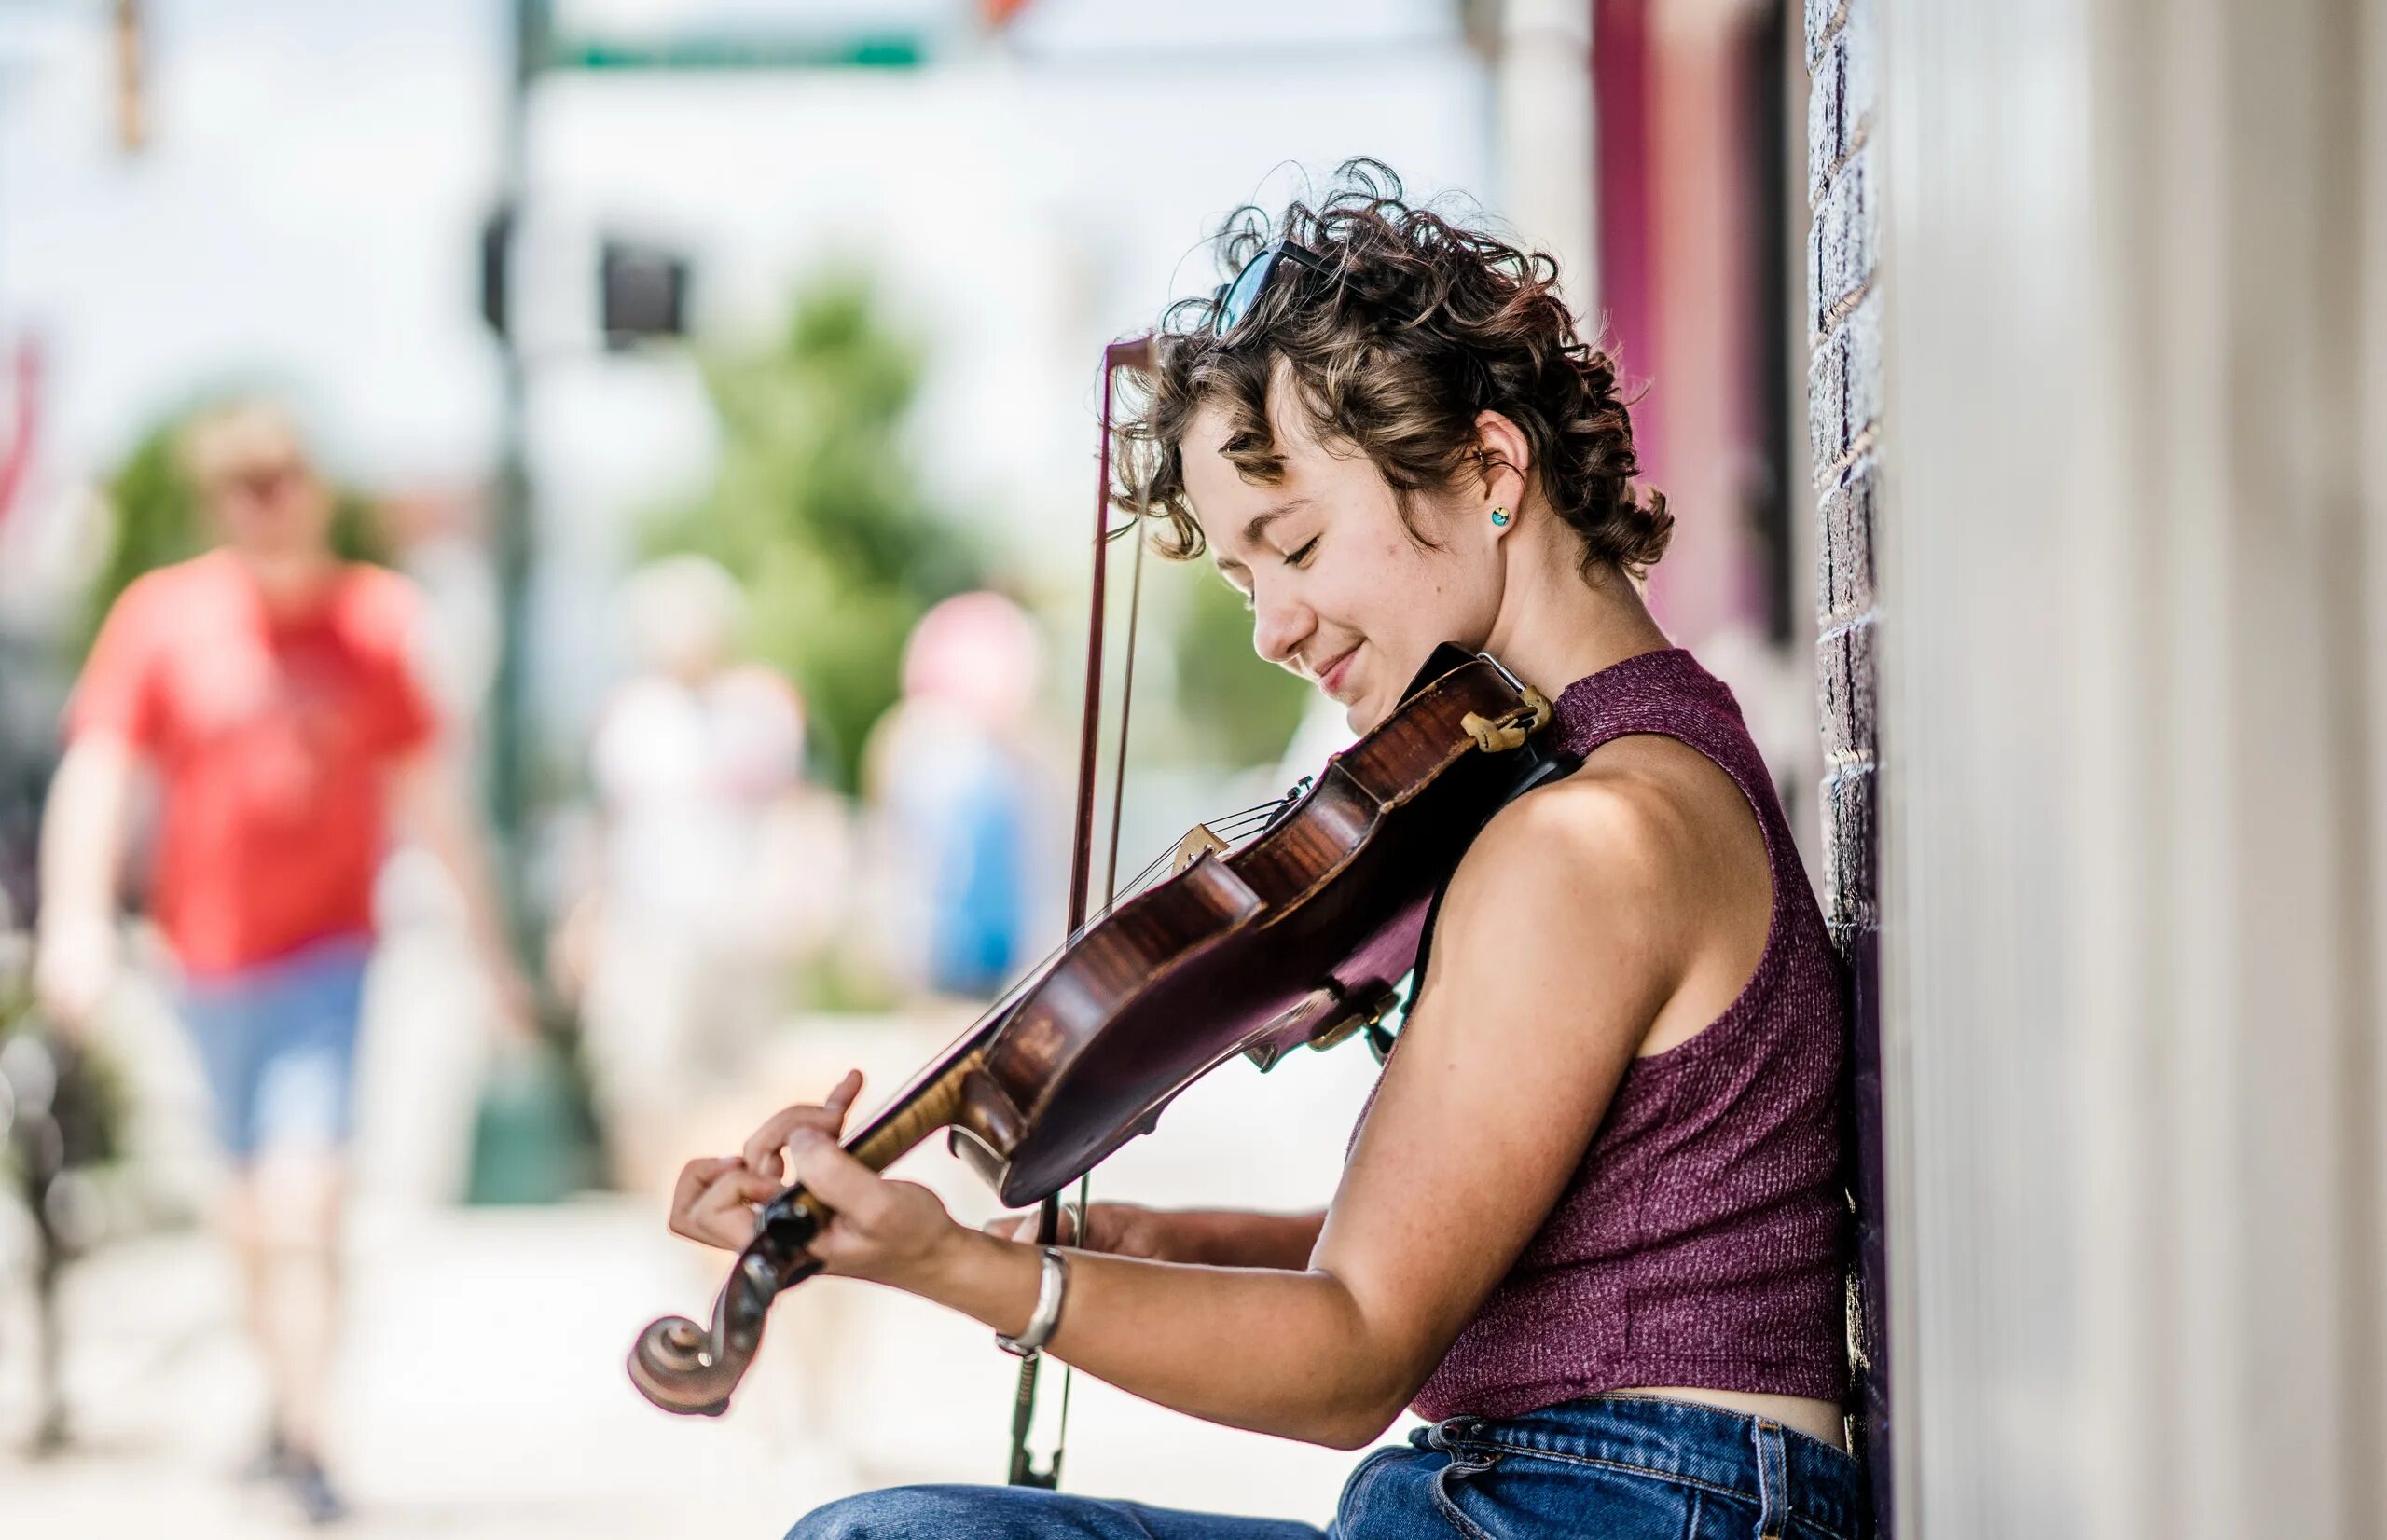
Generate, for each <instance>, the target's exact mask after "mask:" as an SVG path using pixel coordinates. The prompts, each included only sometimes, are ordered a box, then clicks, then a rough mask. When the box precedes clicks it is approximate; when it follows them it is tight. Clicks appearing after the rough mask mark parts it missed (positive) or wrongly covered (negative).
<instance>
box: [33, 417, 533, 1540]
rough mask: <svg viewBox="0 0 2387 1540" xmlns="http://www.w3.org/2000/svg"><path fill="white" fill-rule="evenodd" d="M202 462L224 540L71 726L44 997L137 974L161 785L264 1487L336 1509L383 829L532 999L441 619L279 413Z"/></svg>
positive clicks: (98, 674) (82, 1008)
mask: <svg viewBox="0 0 2387 1540" xmlns="http://www.w3.org/2000/svg"><path fill="white" fill-rule="evenodd" d="M182 448H183V454H184V458H185V465H186V470H187V472H188V474H189V475H190V477H191V479H192V481H193V483H194V485H195V486H196V488H198V492H199V495H200V500H201V502H203V504H204V506H205V509H206V512H207V514H208V516H209V517H210V518H211V519H212V521H213V524H214V534H215V535H216V536H217V537H218V539H219V540H220V542H221V543H220V545H218V546H217V547H216V548H215V549H213V550H211V551H209V552H207V553H206V554H205V555H202V556H200V557H196V558H194V559H191V560H188V561H185V562H180V563H177V564H175V565H173V566H170V567H166V568H162V569H160V570H159V571H153V572H150V573H148V574H147V575H145V576H144V577H142V578H141V579H139V580H138V581H136V582H135V583H134V584H132V585H131V587H129V588H128V589H126V590H125V592H124V594H123V595H122V597H121V598H118V599H117V602H116V604H115V605H114V607H113V608H112V609H111V610H110V611H109V612H108V614H107V617H106V620H105V622H104V624H103V626H102V628H101V631H100V636H99V639H98V641H97V643H96V644H95V646H94V647H93V649H92V653H91V656H90V661H89V662H88V663H87V665H86V666H85V667H84V670H83V674H82V678H81V679H80V681H78V682H77V685H76V692H75V694H74V697H73V699H72V701H71V703H70V705H69V707H68V710H67V735H68V747H67V750H66V754H65V758H64V759H63V761H62V763H61V764H60V766H59V771H58V775H57V778H56V781H55V783H54V784H53V786H52V788H51V791H50V796H49V802H48V809H47V813H46V817H45V820H44V824H43V848H42V870H41V893H42V906H41V912H40V916H39V920H40V940H39V949H38V953H37V956H36V962H35V986H36V989H37V991H38V993H39V996H40V997H41V1000H42V1002H43V1004H44V1006H45V1007H46V1008H47V1010H48V1012H49V1013H50V1015H51V1016H52V1018H53V1019H54V1020H55V1021H56V1022H57V1023H58V1024H60V1025H61V1026H62V1028H64V1029H66V1030H68V1031H70V1032H75V1031H80V1030H82V1029H83V1028H85V1027H86V1026H87V1025H88V1024H90V1023H91V1021H92V1020H93V1018H94V1017H95V1016H96V1015H97V1014H98V1012H99V1011H100V1010H101V1008H102V1005H103V1001H104V999H105V998H106V997H107V995H108V992H109V989H110V985H111V983H112V982H113V980H114V979H115V977H116V975H117V969H118V943H117V925H116V914H115V909H116V897H117V876H118V868H119V866H120V865H121V864H122V862H123V859H124V857H125V853H126V848H127V844H128V839H127V831H128V826H129V824H130V822H131V812H132V807H133V804H134V792H135V787H136V783H137V780H138V779H139V777H140V774H141V773H142V772H144V771H148V772H153V773H154V775H155V778H156V779H157V781H158V783H159V790H160V791H161V793H162V795H161V804H162V805H161V808H160V814H161V818H162V825H161V828H160V831H159V839H158V843H157V851H156V864H157V870H156V873H155V881H154V886H153V889H152V895H153V902H152V908H153V912H154V914H155V917H156V919H157V921H158V923H159V927H160V928H161V929H162V930H163V932H164V935H165V939H166V942H167V943H168V945H169V948H170V950H171V951H172V955H173V958H174V961H175V962H176V964H177V965H178V968H179V972H180V990H179V997H180V1005H181V1015H182V1016H183V1019H184V1021H185V1023H186V1025H187V1027H188V1029H189V1032H190V1036H191V1040H192V1042H193V1044H194V1045H195V1047H196V1048H197V1050H198V1054H199V1058H200V1063H201V1065H202V1066H203V1067H204V1069H205V1072H206V1078H207V1081H208V1085H209V1089H210V1091H211V1092H212V1093H213V1101H214V1114H215V1132H216V1134H217V1137H218V1138H219V1140H220V1141H221V1144H222V1147H223V1149H224V1152H225V1154H226V1155H227V1157H228V1160H229V1162H230V1164H231V1167H232V1179H231V1181H230V1183H229V1186H228V1192H227V1194H226V1199H225V1203H224V1207H223V1216H222V1217H223V1221H224V1226H225V1230H226V1231H227V1234H228V1238H229V1239H230V1241H231V1242H232V1244H233V1245H234V1246H235V1248H236V1249H237V1251H238V1253H239V1257H240V1261H241V1279H242V1286H243V1297H244V1301H245V1305H246V1309H247V1319H248V1327H249V1329H250V1332H251V1334H252V1335H253V1337H254V1338H255V1343H256V1346H257V1349H258V1351H259V1353H260V1354H261V1355H262V1357H263V1359H264V1362H265V1367H266V1369H267V1373H268V1378H269V1386H270V1395H271V1397H272V1401H271V1416H270V1426H269V1433H268V1436H267V1440H266V1448H265V1450H264V1451H262V1452H261V1454H260V1456H259V1459H258V1462H257V1471H258V1473H259V1474H267V1475H270V1476H272V1477H273V1478H276V1479H278V1480H279V1481H281V1482H282V1483H283V1484H284V1485H285V1486H286V1487H287V1488H288V1490H289V1491H290V1492H291V1493H292V1495H293V1496H295V1497H296V1498H297V1501H298V1503H299V1504H300V1506H302V1508H303V1509H304V1510H305V1512H306V1513H307V1514H308V1516H309V1517H310V1518H311V1519H315V1520H317V1521H324V1520H329V1519H335V1518H338V1516H339V1515H340V1513H341V1511H342V1504H341V1501H340V1499H339V1497H338V1494H337V1492H335V1490H334V1488H333V1486H332V1484H331V1482H330V1481H329V1479H328V1478H326V1476H325V1475H324V1465H323V1438H324V1410H325V1407H324V1402H325V1392H326V1387H327V1384H328V1382H329V1380H330V1376H331V1370H332V1361H333V1353H334V1347H335V1343H336V1341H337V1327H338V1307H339V1235H340V1220H341V1209H342V1200H343V1195H344V1191H343V1189H344V1169H343V1155H344V1151H345V1149H346V1147H347V1144H348V1140H349V1134H350V1125H351V1121H352V1108H353V1106H354V1100H355V1098H354V1087H353V1079H354V1068H355V1062H356V1037H357V1027H358V1017H359V1008H360V1002H361V998H362V994H363V985H364V978H365V969H366V958H367V956H368V954H369V952H370V950H371V944H372V934H373V914H372V887H373V881H374V877H375V874H376V873H377V871H378V869H379V865H380V862H381V859H382V854H383V846H384V825H385V818H386V817H387V816H388V815H391V814H393V813H394V814H396V815H397V816H398V817H399V818H401V819H402V821H403V822H404V823H405V824H406V825H407V828H408V831H409V832H411V833H412V834H413V835H414V836H415V837H416V838H418V839H419V840H421V842H422V844H423V845H424V846H427V847H428V848H429V849H430V850H431V851H432V852H433V853H434V854H435V856H436V857H437V858H438V859H440V860H441V862H442V863H443V864H444V865H445V866H446V868H447V869H448V873H450V874H451V876H452V877H453V878H454V880H455V882H456V884H457V887H459V889H460V890H461V891H462V895H463V898H464V900H465V904H466V910H467V914H468V915H469V917H470V923H471V926H472V930H473V937H474V940H475V942H476V943H477V945H478V948H479V951H480V954H481V956H482V957H483V959H484V961H485V963H486V965H487V968H488V969H489V972H490V977H491V979H492V981H493V983H494V985H495V988H496V990H497V994H498V1005H499V1007H500V1010H501V1012H502V1013H503V1014H504V1016H505V1017H506V1019H507V1020H509V1021H510V1022H512V1023H513V1024H516V1025H517V1026H523V1025H526V1024H527V1022H528V1019H529V1018H528V1011H527V994H526V991H525V989H524V986H523V984H522V983H521V980H520V975H519V974H518V973H517V971H516V969H515V968H514V964H513V962H512V956H511V951H510V948H509V946H508V945H507V942H506V938H505V930H504V925H503V923H502V921H501V918H500V914H499V910H498V907H497V905H496V903H495V901H494V900H493V897H492V889H491V886H490V880H489V869H488V864H487V859H486V853H485V850H484V847H483V844H482V841H481V838H480V832H479V827H478V820H477V818H476V815H475V813H474V811H473V809H472V807H471V805H470V804H469V802H468V800H467V798H466V795H465V792H464V790H463V781H462V777H461V775H460V773H459V770H458V767H457V765H456V763H455V756H454V754H453V753H452V752H451V750H450V747H449V745H448V743H447V742H446V741H445V740H444V739H443V736H442V734H441V731H440V722H439V720H438V713H437V712H436V710H435V707H434V705H433V701H432V699H431V697H430V695H429V694H428V693H427V692H426V690H425V689H424V687H423V686H422V684H421V682H420V681H419V680H418V676H417V671H416V667H415V663H414V655H415V652H416V649H417V647H418V645H419V638H418V635H417V633H418V629H419V625H420V610H419V605H418V600H417V596H416V594H415V591H414V590H413V588H412V587H411V586H410V585H409V584H407V582H406V580H404V579H403V578H400V577H399V576H397V575H396V574H394V573H392V572H389V571H384V570H382V569H379V568H376V567H370V566H366V565H362V564H352V563H347V562H343V561H342V560H340V559H339V558H338V557H337V556H335V555H334V553H333V550H332V548H331V544H330V541H329V536H330V526H331V516H332V499H331V496H330V493H329V490H328V488H326V487H325V486H324V482H323V480H322V479H321V478H320V477H319V476H318V475H317V474H316V472H315V470H314V467H313V465H312V464H311V462H310V460H309V458H308V454H307V450H306V447H305V444H304V441H303V438H302V436H301V434H300V433H299V432H298V429H297V425H296V423H295V422H294V421H293V419H291V418H290V416H289V415H288V414H287V413H285V412H284V411H283V410H282V409H281V408H280V407H278V406H272V405H269V404H267V403H263V402H254V401H252V402H241V403H237V404H233V405H229V406H221V407H218V408H214V409H212V410H210V411H208V412H207V413H205V414H204V415H203V416H201V417H200V418H199V419H197V420H195V421H194V422H193V423H192V424H191V426H190V428H189V429H188V431H187V433H186V436H185V439H184V442H183V446H182Z"/></svg>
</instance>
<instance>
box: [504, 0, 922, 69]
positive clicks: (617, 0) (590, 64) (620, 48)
mask: <svg viewBox="0 0 2387 1540" xmlns="http://www.w3.org/2000/svg"><path fill="white" fill-rule="evenodd" d="M956 9H957V7H955V6H954V5H952V4H949V3H921V0H909V3H899V4H885V3H882V4H876V5H869V6H863V5H859V4H855V3H853V0H697V3H694V4H691V3H688V0H672V3H669V4H664V3H660V0H557V3H556V4H555V5H554V6H553V7H552V8H551V10H550V13H549V17H548V21H547V28H546V35H547V39H548V41H547V46H546V48H545V57H544V58H543V59H542V60H541V63H542V65H543V66H544V67H545V68H549V69H580V70H800V69H913V68H917V67H918V65H920V64H922V63H923V62H926V60H927V56H928V52H929V39H930V38H931V37H932V36H934V35H935V34H938V33H940V32H943V31H948V30H951V29H952V28H953V27H954V26H955V25H956V23H957V21H959V18H958V17H957V16H956V14H955V12H956Z"/></svg>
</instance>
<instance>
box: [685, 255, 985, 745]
mask: <svg viewBox="0 0 2387 1540" xmlns="http://www.w3.org/2000/svg"><path fill="white" fill-rule="evenodd" d="M698 363H699V366H700V367H701V368H702V370H703V372H704V379H705V387H706V390H707V392H709V393H710V394H711V398H712V404H713V409H714V411H715V413H716V414H717V415H718V417H719V419H720V423H721V433H722V454H721V469H720V474H719V475H718V477H717V478H716V479H715V481H714V483H713V486H712V488H711V491H709V492H708V493H707V494H706V495H705V496H704V497H703V498H702V499H700V500H698V501H697V502H695V503H694V504H692V505H690V506H688V507H685V508H681V509H676V510H673V511H672V512H670V513H669V514H668V515H666V516H662V517H661V518H659V519H657V520H656V521H655V524H654V525H653V526H652V527H651V528H650V529H649V530H648V533H647V539H646V540H645V542H644V544H645V554H646V555H647V556H650V557H654V556H663V555H667V554H670V553H675V552H681V551H694V552H698V553H701V554H702V555H705V556H709V557H712V558H713V559H714V560H716V561H718V562H720V563H721V564H722V565H723V566H724V567H725V568H727V569H728V570H729V571H730V572H731V573H732V574H733V575H735V576H736V577H737V578H738V582H739V583H740V584H743V585H744V587H745V589H746V595H747V598H748V600H749V603H750V606H751V617H750V620H749V623H748V634H747V642H748V644H749V646H751V647H752V650H753V653H754V655H755V656H757V657H759V658H761V659H763V660H764V661H766V662H767V663H770V664H772V665H774V666H776V667H780V668H781V669H783V670H785V671H786V672H787V674H788V675H789V677H790V678H792V679H793V680H794V681H795V682H796V684H797V686H798V688H800V689H801V690H802V691H803V692H804V696H805V702H806V709H807V716H808V717H809V719H810V721H811V723H812V727H813V731H814V733H815V734H816V735H817V736H819V737H821V738H822V739H825V740H826V741H825V744H824V745H823V748H824V749H825V752H824V753H823V754H822V755H821V762H822V764H823V767H824V768H825V769H827V770H828V771H829V772H830V773H831V774H832V775H833V776H834V777H835V778H836V779H837V781H838V782H839V784H841V785H843V786H846V787H849V788H850V787H851V786H852V785H853V784H854V781H855V776H856V772H857V769H858V767H859V764H860V762H861V758H862V740H863V738H864V737H865V736H866V735H867V734H868V733H869V731H870V728H871V724H872V723H874V722H876V721H877V720H878V717H879V715H880V714H881V713H882V712H884V711H885V710H886V709H887V708H888V707H889V706H890V705H892V704H893V703H894V701H895V699H896V696H897V694H899V693H900V683H901V678H900V676H901V667H902V662H903V653H904V639H905V638H907V637H908V636H909V635H910V634H911V630H912V626H913V624H914V623H915V622H917V621H918V619H919V617H920V616H921V615H922V614H923V613H924V612H926V611H927V610H928V608H929V606H930V605H931V604H933V603H935V602H936V601H937V600H938V599H940V598H945V597H946V596H948V595H951V594H955V593H959V592H960V591H961V590H963V589H965V588H969V587H972V586H974V585H975V584H977V583H978V582H979V581H980V573H981V571H983V565H984V564H983V562H982V560H981V557H980V554H979V553H978V551H977V550H976V549H975V547H974V546H973V543H972V542H970V541H969V540H968V539H966V538H965V537H964V535H963V533H962V531H960V530H959V529H955V528H954V527H953V526H951V525H950V524H949V523H947V522H946V521H945V520H944V519H942V518H940V517H938V516H937V515H936V514H935V513H934V511H933V510H931V508H930V507H929V505H928V502H927V500H926V499H925V497H924V496H923V495H922V493H921V492H920V490H919V488H918V479H917V477H916V476H915V474H914V473H913V469H912V460H911V456H910V454H909V452H908V448H907V446H906V445H905V444H904V418H905V415H906V413H907V412H908V411H909V409H910V407H911V404H912V398H913V395H914V393H915V392H917V390H918V383H919V375H920V351H919V349H918V346H917V345H916V344H914V343H913V342H912V341H911V340H910V339H909V338H906V337H903V336H901V335H899V334H898V333H897V332H896V331H895V330H894V329H893V328H892V327H891V326H890V324H889V323H887V321H886V320H885V318H884V317H883V316H882V315H881V314H880V311H879V309H878V306H877V303H876V299H875V298H874V296H873V295H872V293H871V290H870V286H869V283H868V282H867V281H866V280H865V279H864V278H862V276H861V275H859V274H856V273H852V272H836V273H832V274H829V275H827V276H825V277H823V278H821V279H819V280H816V281H815V282H811V283H808V284H807V285H806V286H805V288H804V289H803V290H802V291H801V292H800V293H799V294H798V295H797V296H796V299H795V303H794V307H793V311H792V313H791V314H790V316H789V318H788V322H787V324H786V325H785V327H784V328H783V329H782V330H781V332H780V336H779V337H778V339H777V340H776V341H775V342H774V343H772V344H771V345H770V346H768V347H766V348H763V349H760V350H752V351H706V352H701V353H699V355H698Z"/></svg>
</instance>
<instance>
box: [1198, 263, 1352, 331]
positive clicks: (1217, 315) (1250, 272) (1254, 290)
mask: <svg viewBox="0 0 2387 1540" xmlns="http://www.w3.org/2000/svg"><path fill="white" fill-rule="evenodd" d="M1280 259H1281V261H1283V262H1287V263H1290V264H1291V265H1292V266H1294V267H1296V268H1305V269H1307V270H1308V271H1310V272H1314V273H1322V272H1324V271H1325V270H1326V264H1325V262H1324V261H1323V260H1321V259H1320V258H1319V257H1318V254H1316V253H1314V252H1308V251H1304V250H1303V249H1302V248H1301V247H1299V246H1296V245H1294V244H1293V243H1292V242H1291V241H1277V242H1276V243H1275V244H1274V245H1270V246H1263V247H1262V248H1261V249H1260V251H1259V253H1258V254H1255V255H1254V256H1253V257H1252V259H1251V260H1250V261H1249V262H1247V263H1245V264H1244V265H1243V270H1242V271H1241V272H1239V273H1237V274H1235V281H1234V282H1230V283H1221V284H1220V285H1219V286H1218V288H1217V289H1215V290H1213V291H1212V292H1211V295H1210V335H1211V336H1212V337H1221V338H1224V337H1226V336H1227V335H1228V334H1230V333H1231V332H1233V331H1234V330H1235V327H1237V326H1238V325H1240V324H1242V323H1243V318H1244V317H1245V316H1247V315H1249V313H1251V307H1252V306H1253V305H1255V304H1257V303H1259V301H1260V296H1262V294H1264V293H1266V292H1267V289H1268V281H1269V280H1270V279H1271V278H1274V277H1275V276H1276V268H1277V267H1278V265H1279V261H1280Z"/></svg>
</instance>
